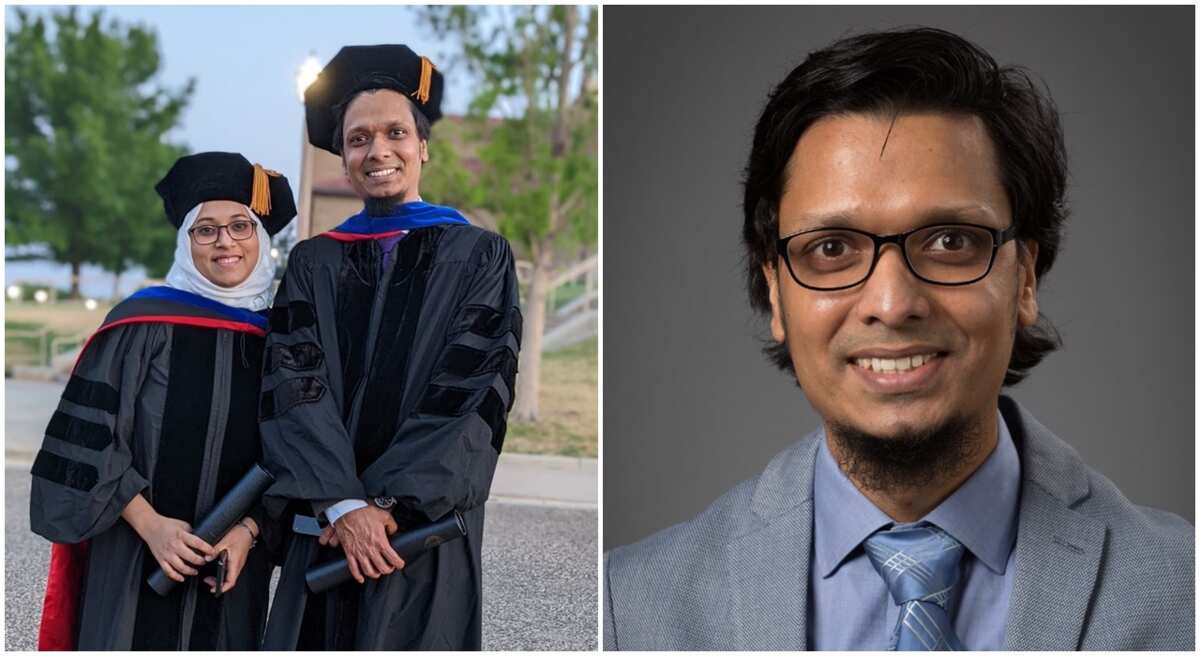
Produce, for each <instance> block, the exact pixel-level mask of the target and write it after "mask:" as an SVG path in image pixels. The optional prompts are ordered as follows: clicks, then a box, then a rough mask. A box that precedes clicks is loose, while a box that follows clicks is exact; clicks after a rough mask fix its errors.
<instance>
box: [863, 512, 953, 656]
mask: <svg viewBox="0 0 1200 656" xmlns="http://www.w3.org/2000/svg"><path fill="white" fill-rule="evenodd" d="M863 546H864V547H865V549H866V551H867V556H868V557H869V558H870V559H871V564H872V565H874V566H875V570H876V571H878V572H879V575H880V576H882V577H883V579H884V580H885V581H886V582H887V586H888V591H889V592H891V594H892V599H893V600H894V601H895V602H896V604H897V605H899V606H900V618H899V620H898V621H897V622H896V632H895V635H894V636H893V641H892V649H894V650H897V651H961V650H963V649H965V647H963V645H962V642H960V641H959V639H958V636H956V635H954V627H953V626H952V625H951V624H950V614H949V611H948V606H949V603H950V600H951V599H952V598H953V596H954V586H955V585H956V584H957V583H958V578H959V576H958V574H959V561H960V560H961V559H962V552H963V546H962V544H960V543H959V541H958V540H955V539H954V538H952V537H950V536H949V535H948V534H947V533H946V532H945V531H943V530H942V529H940V528H938V527H936V526H934V525H932V524H929V523H926V522H921V523H919V524H912V525H907V526H897V527H894V528H892V529H890V530H886V531H880V532H878V533H876V534H875V535H872V536H871V537H869V538H867V540H866V542H864V543H863Z"/></svg>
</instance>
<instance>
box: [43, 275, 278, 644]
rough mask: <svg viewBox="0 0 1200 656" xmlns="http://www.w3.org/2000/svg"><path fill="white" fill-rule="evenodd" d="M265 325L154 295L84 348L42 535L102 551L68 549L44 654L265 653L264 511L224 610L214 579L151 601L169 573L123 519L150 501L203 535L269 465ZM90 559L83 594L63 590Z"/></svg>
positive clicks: (57, 572)
mask: <svg viewBox="0 0 1200 656" xmlns="http://www.w3.org/2000/svg"><path fill="white" fill-rule="evenodd" d="M164 290H165V291H164ZM196 299H200V300H196ZM214 308H215V309H214ZM222 308H224V310H222ZM247 318H249V319H252V320H256V321H258V322H259V325H254V324H253V322H252V321H251V322H248V321H246V319H247ZM265 324H266V322H265V321H264V318H263V317H262V316H261V315H254V313H249V312H247V311H244V310H235V309H234V308H228V307H227V306H223V305H220V304H214V303H213V302H212V301H208V300H207V299H201V298H200V297H197V296H194V295H191V294H187V293H186V292H179V291H177V290H170V289H167V288H152V289H151V290H150V292H149V293H143V292H140V293H139V294H137V295H135V296H134V297H131V298H130V299H127V300H126V301H124V302H122V303H121V304H119V305H118V306H117V307H115V308H113V310H112V311H111V312H110V313H109V315H108V317H107V318H106V319H105V322H104V324H103V325H102V326H101V329H100V330H99V331H98V332H97V333H96V334H95V335H94V336H93V337H92V339H91V340H89V342H88V343H87V345H86V346H85V347H84V349H83V352H82V354H81V355H80V357H79V360H78V362H77V364H76V367H75V370H74V373H73V374H72V376H71V379H70V381H69V382H68V384H67V387H66V390H65V391H64V392H63V397H62V401H61V402H60V403H59V406H58V410H57V411H56V412H55V413H54V416H53V418H52V419H51V420H50V424H49V426H48V427H47V428H46V437H45V440H44V441H43V443H42V448H41V450H40V451H39V452H38V454H37V458H36V460H35V462H34V465H33V471H32V473H33V486H32V493H31V497H30V513H29V514H30V523H31V525H32V528H33V531H34V532H35V533H37V534H39V535H41V536H43V537H45V538H47V539H49V540H51V541H54V542H56V543H65V544H77V543H80V542H82V541H89V542H90V545H89V546H88V547H87V548H86V549H76V548H75V547H66V546H65V544H56V545H55V554H54V562H53V563H52V571H51V575H50V581H49V585H48V590H47V601H46V614H45V615H44V617H43V622H44V624H43V628H42V636H41V637H42V644H43V647H46V646H48V645H56V646H57V647H58V648H62V646H63V643H62V642H49V643H47V642H46V634H47V632H48V630H57V629H63V628H65V627H66V625H71V626H72V629H73V630H75V631H77V635H76V636H74V637H75V639H76V640H77V647H78V648H79V649H96V650H129V649H161V650H180V649H193V650H200V649H205V650H212V649H256V648H257V647H258V645H259V642H260V640H261V635H262V629H263V626H264V625H265V621H266V613H267V599H268V585H269V583H270V576H271V568H272V563H271V559H270V557H269V553H268V552H269V549H268V548H265V547H264V540H266V541H267V542H271V541H274V538H273V536H272V535H271V533H272V527H271V526H269V523H268V522H265V521H263V516H262V513H261V509H259V510H258V511H257V513H258V517H257V519H259V525H260V526H261V527H262V528H263V531H264V533H263V535H262V536H261V538H262V539H260V543H259V546H258V547H256V548H254V549H251V550H250V554H249V558H248V562H247V563H246V566H245V569H244V570H243V571H242V573H241V575H240V577H239V579H238V583H237V586H236V587H235V588H234V589H233V590H231V591H230V592H228V593H226V594H225V595H224V596H223V597H221V598H220V599H216V598H214V597H213V596H212V595H211V594H210V593H209V592H208V586H207V585H205V584H204V583H203V581H202V580H201V579H203V577H204V576H206V575H209V574H211V572H210V571H209V568H202V569H201V572H200V576H197V577H190V578H189V579H188V580H187V582H186V583H184V584H180V585H178V586H176V588H175V590H174V591H173V592H171V593H170V594H169V595H168V596H166V597H160V596H159V595H158V594H157V593H155V592H154V591H153V590H151V589H150V587H149V586H148V585H146V583H145V581H146V578H147V577H148V576H150V574H152V573H153V572H154V571H156V570H157V569H158V565H157V562H156V561H155V559H154V556H153V554H151V553H150V550H149V549H148V548H147V547H146V546H145V544H144V543H143V542H142V540H141V538H140V537H139V536H138V535H137V533H136V532H134V530H133V528H132V527H130V526H129V524H127V523H126V522H125V521H124V520H123V519H122V518H121V511H122V510H123V509H124V508H125V506H126V505H128V503H129V501H130V500H131V499H132V498H133V496H134V495H135V494H138V493H141V494H143V495H144V496H145V497H146V499H147V500H148V501H149V502H150V504H151V505H152V506H154V508H155V510H156V511H157V512H159V513H160V514H162V515H165V516H168V517H174V518H176V519H181V520H184V521H186V522H188V523H190V524H193V525H194V524H195V523H196V521H197V518H202V517H203V516H204V514H205V513H206V512H207V511H208V510H209V509H210V508H211V507H212V506H213V504H214V502H215V501H216V500H218V499H220V498H221V497H222V496H223V495H224V494H225V493H226V492H227V491H228V490H229V489H230V488H231V487H232V486H233V485H234V484H235V483H236V482H237V481H238V480H239V479H240V478H241V476H242V475H243V474H245V472H246V471H247V470H248V469H249V468H250V466H251V465H252V464H254V463H255V462H257V461H259V460H260V458H261V442H260V440H259V434H258V422H257V416H256V401H257V398H258V391H259V383H260V371H261V365H262V345H263V335H264V333H265V331H264V330H263V328H265ZM83 553H86V555H85V556H84V558H86V563H85V564H84V566H83V571H84V576H83V580H82V590H79V589H78V584H77V583H75V582H72V583H66V582H64V581H63V580H61V579H62V578H63V576H62V573H63V572H64V571H70V570H71V569H73V567H69V568H67V569H66V570H64V569H63V568H62V567H60V565H62V563H63V560H62V559H63V558H69V557H71V554H76V555H78V554H83ZM66 590H70V591H71V592H69V593H68V594H70V595H71V599H67V600H65V602H64V600H63V599H61V596H62V595H63V594H64V591H66ZM76 594H78V597H76V596H75V595H76ZM54 595H58V596H59V598H58V599H53V598H52V597H53V596H54ZM64 603H65V606H64ZM64 607H65V608H70V609H72V610H71V611H70V612H68V613H66V615H68V616H65V617H64V616H63V615H64V614H63V613H62V612H56V611H55V610H54V609H62V608H64ZM46 622H55V623H61V625H60V626H55V627H50V626H47V625H46V624H45V623H46ZM76 627H77V628H76ZM66 639H67V640H70V637H68V638H66Z"/></svg>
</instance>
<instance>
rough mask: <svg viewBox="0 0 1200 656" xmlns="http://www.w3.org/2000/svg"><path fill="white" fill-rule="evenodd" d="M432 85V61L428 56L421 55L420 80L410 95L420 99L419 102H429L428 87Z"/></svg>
mask: <svg viewBox="0 0 1200 656" xmlns="http://www.w3.org/2000/svg"><path fill="white" fill-rule="evenodd" d="M432 85H433V62H431V61H429V58H428V57H421V82H420V83H419V84H418V85H417V90H416V91H414V92H413V94H412V95H414V96H416V97H417V100H419V101H421V104H422V105H424V104H425V103H427V102H429V87H430V86H432Z"/></svg>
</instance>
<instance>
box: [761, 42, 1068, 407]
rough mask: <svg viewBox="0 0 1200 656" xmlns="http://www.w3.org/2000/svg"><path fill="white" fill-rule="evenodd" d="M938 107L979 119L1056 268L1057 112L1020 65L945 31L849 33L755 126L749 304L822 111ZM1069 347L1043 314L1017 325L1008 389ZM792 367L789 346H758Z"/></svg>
mask: <svg viewBox="0 0 1200 656" xmlns="http://www.w3.org/2000/svg"><path fill="white" fill-rule="evenodd" d="M910 111H942V112H953V113H963V114H971V115H975V116H978V117H979V118H980V119H981V120H982V121H983V124H984V125H985V126H986V128H987V132H988V134H989V136H990V137H991V139H992V142H993V145H994V146H995V151H996V157H997V160H998V162H997V163H998V166H999V171H1000V178H1001V184H1002V185H1003V187H1004V191H1005V193H1006V194H1007V196H1008V200H1009V204H1010V205H1011V207H1012V214H1013V222H1014V224H1015V225H1016V229H1017V239H1019V240H1033V241H1034V242H1036V243H1037V245H1038V255H1037V264H1036V265H1035V267H1034V271H1035V273H1036V274H1037V279H1038V282H1039V284H1040V283H1041V280H1042V277H1043V276H1044V275H1045V273H1046V272H1047V271H1049V270H1050V267H1051V266H1052V265H1053V264H1054V258H1055V256H1056V255H1057V254H1058V248H1059V243H1060V241H1061V239H1062V230H1063V222H1064V221H1066V218H1067V214H1068V211H1067V207H1066V203H1065V200H1064V194H1065V190H1066V181H1067V159H1066V149H1065V147H1064V144H1063V133H1062V125H1061V124H1060V123H1059V119H1058V110H1057V109H1056V108H1055V106H1054V102H1053V101H1052V100H1051V99H1050V96H1049V92H1048V91H1047V92H1045V93H1043V92H1042V91H1041V90H1040V89H1039V88H1038V86H1037V85H1035V84H1034V82H1033V80H1032V78H1031V76H1030V74H1029V73H1027V72H1026V71H1025V70H1024V69H1022V68H1019V67H1012V66H1005V67H1000V66H999V65H997V64H996V61H995V60H994V59H992V57H991V56H990V55H988V54H987V53H986V52H984V51H983V50H982V49H980V48H979V47H978V46H975V45H974V44H972V43H970V42H968V41H967V40H965V39H963V38H962V37H959V36H957V35H955V34H951V33H950V32H946V31H943V30H938V29H932V28H917V29H905V30H895V31H887V32H874V33H869V34H862V35H858V36H853V37H847V38H844V39H842V40H839V41H838V42H836V43H834V44H833V45H831V46H829V47H828V48H825V49H823V50H818V51H816V52H813V53H811V54H810V55H809V56H808V58H807V59H805V60H804V63H802V64H800V66H798V67H796V68H795V70H793V71H792V72H791V73H790V74H789V75H788V76H787V78H785V79H784V80H783V82H781V83H779V85H778V86H776V87H775V88H774V90H772V92H771V94H770V96H769V98H768V100H767V105H766V107H765V108H764V109H763V112H762V115H761V116H760V117H759V119H758V124H757V125H756V126H755V128H754V145H753V148H752V149H751V151H750V160H749V163H748V164H747V165H746V171H745V182H744V185H745V189H744V197H743V203H742V211H743V212H744V214H745V222H744V224H743V226H742V242H743V245H744V247H745V249H746V277H747V283H748V285H749V292H750V305H751V307H753V308H754V309H755V310H756V311H758V312H762V313H769V312H770V311H771V303H770V298H769V293H768V288H767V280H766V277H765V275H764V274H763V265H765V264H772V263H774V261H775V259H776V257H777V255H776V249H775V248H776V247H775V242H776V240H777V239H778V238H779V201H780V197H781V195H782V190H783V186H784V183H785V174H786V170H787V165H788V162H789V160H790V159H791V156H792V152H793V151H794V150H795V147H796V143H797V142H798V141H799V139H800V135H802V134H803V133H804V131H805V130H807V129H808V128H809V126H811V125H812V124H813V123H814V122H815V121H816V120H817V119H819V118H822V117H824V116H829V115H834V114H845V113H880V114H885V115H888V114H890V115H892V116H894V115H896V114H899V113H903V112H910ZM1061 344H1062V341H1061V339H1060V337H1059V335H1058V332H1057V331H1056V330H1055V329H1054V326H1052V325H1051V324H1050V322H1049V321H1048V320H1047V319H1046V318H1045V317H1043V316H1041V315H1040V314H1039V316H1038V321H1037V323H1035V324H1034V325H1033V326H1030V327H1028V328H1020V329H1018V331H1017V335H1016V340H1015V342H1014V344H1013V352H1012V358H1011V359H1010V360H1009V363H1008V371H1007V372H1006V373H1005V376H1004V384H1005V385H1013V384H1015V383H1017V382H1020V381H1021V379H1023V378H1024V377H1025V376H1026V375H1027V374H1028V371H1029V369H1031V368H1033V366H1034V365H1036V364H1037V363H1038V362H1040V361H1041V360H1042V358H1044V357H1045V356H1046V354H1048V353H1050V352H1051V351H1053V350H1055V349H1056V348H1058V347H1059V346H1060V345H1061ZM763 351H764V353H765V354H766V355H767V358H768V359H769V360H771V361H772V362H773V363H774V364H775V365H777V366H778V367H780V368H781V369H785V370H790V369H792V361H791V358H790V356H789V354H788V350H787V347H786V345H784V344H779V343H775V342H774V341H770V342H769V343H768V344H767V345H766V346H765V347H764V349H763Z"/></svg>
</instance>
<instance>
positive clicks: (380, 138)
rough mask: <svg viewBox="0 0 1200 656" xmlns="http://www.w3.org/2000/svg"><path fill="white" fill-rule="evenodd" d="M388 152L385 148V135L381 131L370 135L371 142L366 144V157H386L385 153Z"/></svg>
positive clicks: (373, 158)
mask: <svg viewBox="0 0 1200 656" xmlns="http://www.w3.org/2000/svg"><path fill="white" fill-rule="evenodd" d="M390 152H391V151H390V150H389V149H388V148H387V137H386V135H385V134H384V133H383V132H376V133H375V134H372V135H371V142H370V143H369V144H367V159H369V160H380V159H386V157H387V154H388V153H390Z"/></svg>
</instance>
